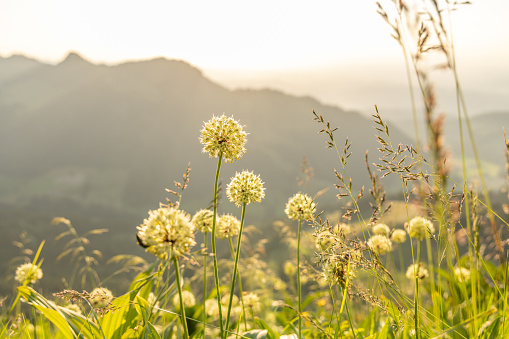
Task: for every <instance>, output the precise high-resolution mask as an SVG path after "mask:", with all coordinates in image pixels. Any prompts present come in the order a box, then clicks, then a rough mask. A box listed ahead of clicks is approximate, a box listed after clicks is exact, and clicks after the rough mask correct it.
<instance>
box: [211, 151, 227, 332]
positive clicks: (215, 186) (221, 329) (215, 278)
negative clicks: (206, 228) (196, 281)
mask: <svg viewBox="0 0 509 339" xmlns="http://www.w3.org/2000/svg"><path fill="white" fill-rule="evenodd" d="M222 160H223V153H221V154H219V159H218V161H217V169H216V179H215V182H214V217H213V219H212V258H213V260H214V280H215V283H216V298H217V307H218V308H219V329H220V335H221V338H222V337H223V334H224V328H223V311H222V309H221V292H220V291H219V272H218V268H217V251H216V220H217V186H218V182H219V172H220V170H221V161H222Z"/></svg>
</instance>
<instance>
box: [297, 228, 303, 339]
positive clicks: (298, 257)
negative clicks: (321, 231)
mask: <svg viewBox="0 0 509 339" xmlns="http://www.w3.org/2000/svg"><path fill="white" fill-rule="evenodd" d="M301 224H302V220H301V219H299V227H298V231H297V294H298V303H299V305H298V310H299V331H298V335H297V337H298V338H299V339H301V338H302V300H301V294H302V293H301V292H302V291H301V285H300V233H301V232H300V231H301V229H300V228H301Z"/></svg>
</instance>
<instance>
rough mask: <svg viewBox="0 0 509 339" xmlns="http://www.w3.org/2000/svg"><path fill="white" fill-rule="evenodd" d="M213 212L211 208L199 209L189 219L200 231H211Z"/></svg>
mask: <svg viewBox="0 0 509 339" xmlns="http://www.w3.org/2000/svg"><path fill="white" fill-rule="evenodd" d="M212 219H214V212H212V211H211V210H199V211H198V212H196V214H195V215H194V216H193V219H191V222H192V223H193V225H194V226H195V227H196V228H197V229H198V231H200V232H202V233H207V232H212V222H213V220H212Z"/></svg>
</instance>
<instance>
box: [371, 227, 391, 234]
mask: <svg viewBox="0 0 509 339" xmlns="http://www.w3.org/2000/svg"><path fill="white" fill-rule="evenodd" d="M372 231H373V234H375V235H385V236H386V237H387V236H389V232H390V231H391V229H390V228H389V226H387V225H385V224H376V225H375V226H373V229H372Z"/></svg>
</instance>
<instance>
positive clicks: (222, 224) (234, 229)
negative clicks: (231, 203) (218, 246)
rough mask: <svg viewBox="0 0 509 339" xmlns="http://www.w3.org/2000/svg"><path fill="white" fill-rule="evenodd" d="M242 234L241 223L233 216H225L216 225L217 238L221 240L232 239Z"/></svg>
mask: <svg viewBox="0 0 509 339" xmlns="http://www.w3.org/2000/svg"><path fill="white" fill-rule="evenodd" d="M239 232H240V221H239V219H237V218H236V217H234V216H233V215H231V214H224V215H222V216H221V218H219V220H218V221H217V225H216V236H217V237H218V238H220V239H226V238H231V237H233V236H236V235H238V234H239Z"/></svg>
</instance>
